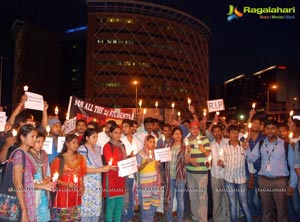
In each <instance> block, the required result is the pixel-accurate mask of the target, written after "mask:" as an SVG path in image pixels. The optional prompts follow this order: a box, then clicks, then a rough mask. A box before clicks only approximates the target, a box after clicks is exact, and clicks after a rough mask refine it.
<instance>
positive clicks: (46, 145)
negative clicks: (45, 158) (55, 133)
mask: <svg viewBox="0 0 300 222" xmlns="http://www.w3.org/2000/svg"><path fill="white" fill-rule="evenodd" d="M52 146H53V138H52V137H46V139H45V142H44V144H43V150H45V151H46V153H47V154H52Z"/></svg>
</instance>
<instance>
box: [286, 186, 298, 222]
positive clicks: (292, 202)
mask: <svg viewBox="0 0 300 222" xmlns="http://www.w3.org/2000/svg"><path fill="white" fill-rule="evenodd" d="M299 201H300V197H299V192H298V190H297V189H295V191H294V195H293V196H292V197H289V198H288V209H289V218H290V219H300V208H299V204H300V202H299Z"/></svg>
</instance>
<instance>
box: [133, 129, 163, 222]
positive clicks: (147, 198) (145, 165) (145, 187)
mask: <svg viewBox="0 0 300 222" xmlns="http://www.w3.org/2000/svg"><path fill="white" fill-rule="evenodd" d="M154 148H155V138H154V136H152V135H148V136H146V137H145V144H144V148H143V150H141V151H140V152H139V153H138V154H137V163H138V170H139V187H140V189H141V192H140V193H139V195H141V196H140V201H141V207H142V210H141V212H142V221H143V222H149V221H153V217H154V214H155V212H156V208H157V207H158V206H159V205H160V192H159V188H160V186H161V176H160V168H159V165H160V164H159V162H158V161H155V160H154Z"/></svg>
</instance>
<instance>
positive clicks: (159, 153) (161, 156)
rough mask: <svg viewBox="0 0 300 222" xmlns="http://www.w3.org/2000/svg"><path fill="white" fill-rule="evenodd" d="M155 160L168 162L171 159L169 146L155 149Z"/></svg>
mask: <svg viewBox="0 0 300 222" xmlns="http://www.w3.org/2000/svg"><path fill="white" fill-rule="evenodd" d="M154 154H155V160H157V161H160V162H168V161H170V160H171V159H172V156H171V149H170V147H166V148H161V149H155V150H154Z"/></svg>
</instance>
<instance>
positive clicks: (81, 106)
mask: <svg viewBox="0 0 300 222" xmlns="http://www.w3.org/2000/svg"><path fill="white" fill-rule="evenodd" d="M70 99H71V102H70V104H71V106H70V113H69V114H70V118H73V117H76V119H84V120H86V122H90V121H96V122H98V123H99V124H101V125H104V124H105V123H106V121H107V120H115V121H116V122H117V123H118V124H119V123H121V120H123V119H133V118H134V114H133V112H132V110H131V109H126V108H106V107H103V106H99V105H97V104H95V103H92V102H90V101H89V100H83V99H79V98H76V97H74V96H72V97H71V98H70Z"/></svg>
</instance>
